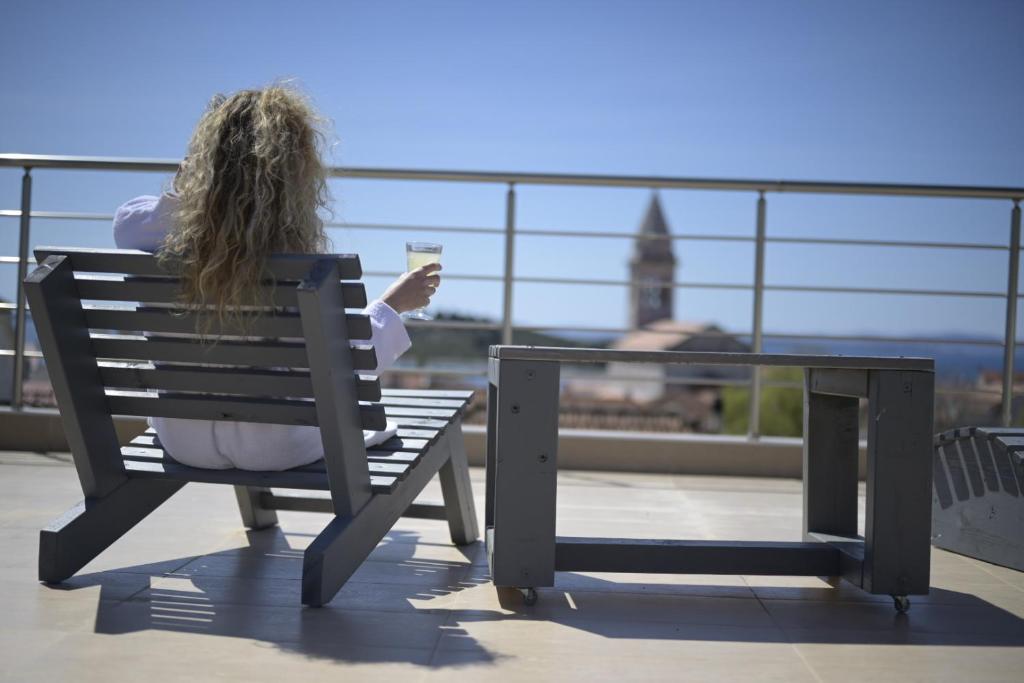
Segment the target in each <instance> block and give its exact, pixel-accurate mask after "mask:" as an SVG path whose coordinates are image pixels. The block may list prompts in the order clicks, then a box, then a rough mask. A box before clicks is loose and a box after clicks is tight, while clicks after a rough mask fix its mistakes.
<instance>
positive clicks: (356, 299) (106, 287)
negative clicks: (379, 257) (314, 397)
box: [75, 275, 366, 308]
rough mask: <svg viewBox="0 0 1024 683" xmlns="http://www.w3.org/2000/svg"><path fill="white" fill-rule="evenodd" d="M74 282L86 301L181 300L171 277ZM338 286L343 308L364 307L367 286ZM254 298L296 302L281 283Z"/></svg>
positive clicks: (286, 304) (85, 278) (173, 302)
mask: <svg viewBox="0 0 1024 683" xmlns="http://www.w3.org/2000/svg"><path fill="white" fill-rule="evenodd" d="M75 282H76V283H77V285H78V291H79V293H80V294H81V295H82V299H84V300H87V301H127V302H134V301H142V302H144V303H150V304H167V305H172V306H173V305H178V304H180V302H181V293H180V287H179V284H178V281H177V280H174V279H172V278H149V277H125V278H119V277H116V276H113V277H111V276H99V275H77V276H76V277H75ZM338 287H339V288H340V290H341V296H342V300H343V301H344V307H345V308H365V307H366V289H365V288H364V287H363V285H362V284H361V283H356V282H341V283H339V284H338ZM257 301H259V302H261V305H266V306H280V307H285V308H294V307H295V306H297V305H298V302H297V299H296V293H295V289H294V288H292V287H286V286H284V285H281V286H277V287H271V286H269V285H268V286H264V287H262V288H260V291H259V297H258V298H257Z"/></svg>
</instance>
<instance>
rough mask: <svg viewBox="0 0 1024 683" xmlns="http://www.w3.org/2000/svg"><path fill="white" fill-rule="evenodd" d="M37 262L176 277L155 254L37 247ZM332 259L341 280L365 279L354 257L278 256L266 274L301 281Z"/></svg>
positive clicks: (78, 268)
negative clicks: (58, 260)
mask: <svg viewBox="0 0 1024 683" xmlns="http://www.w3.org/2000/svg"><path fill="white" fill-rule="evenodd" d="M34 251H35V256H36V261H37V262H39V263H42V262H43V261H45V260H46V258H47V257H49V256H51V255H55V254H57V255H59V254H64V255H67V256H68V257H69V258H70V259H71V262H72V264H73V265H74V269H75V270H81V271H86V272H92V273H124V274H127V275H147V276H154V275H169V274H171V275H173V274H174V265H173V263H172V264H170V265H171V269H170V271H168V270H166V269H165V268H164V267H163V266H162V265H161V264H160V261H159V260H158V259H156V258H155V257H154V256H153V254H151V253H149V252H146V251H137V250H134V249H90V248H73V247H36V248H35V250H34ZM323 259H333V260H334V261H335V262H336V263H337V264H338V272H339V274H340V275H341V279H342V280H358V279H360V278H361V277H362V276H363V269H362V267H361V266H360V264H359V257H358V256H357V255H355V254H277V255H275V256H271V257H270V259H268V262H267V273H268V274H269V275H270V276H271V277H273V278H274V279H277V280H296V281H298V280H302V279H303V278H304V277H306V274H307V273H309V269H310V268H312V267H313V264H314V263H315V262H316V261H319V260H323Z"/></svg>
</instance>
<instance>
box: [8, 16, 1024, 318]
mask: <svg viewBox="0 0 1024 683" xmlns="http://www.w3.org/2000/svg"><path fill="white" fill-rule="evenodd" d="M0 25H3V26H4V28H5V30H4V40H3V41H0V151H2V152H30V153H51V154H72V155H73V154H83V155H109V156H128V157H162V158H179V157H180V156H181V154H182V152H183V150H184V148H185V144H186V142H187V139H188V136H189V134H190V132H191V129H192V126H193V125H194V122H195V120H196V118H197V117H198V115H199V114H200V113H201V111H202V109H203V107H204V105H205V102H206V101H207V99H208V98H209V97H210V95H211V94H213V93H215V92H228V91H232V90H236V89H239V88H244V87H251V86H258V85H261V84H264V83H267V82H269V81H272V80H275V79H280V78H295V79H297V80H298V81H299V82H301V83H302V84H303V87H304V88H305V89H306V90H307V92H309V93H310V94H311V95H312V96H313V98H314V99H315V101H316V103H317V105H318V106H319V108H320V110H321V111H322V112H323V114H324V115H325V116H327V117H328V118H330V119H331V120H332V121H333V127H334V131H335V135H336V138H337V141H338V144H337V146H336V147H335V148H334V150H333V151H332V157H331V161H332V162H333V163H337V164H344V165H351V166H380V167H413V168H452V169H466V170H522V171H541V172H582V173H611V174H643V175H679V176H706V177H767V178H786V179H811V180H865V181H888V182H910V183H951V184H985V185H1010V186H1018V187H1019V186H1024V123H1022V121H1024V89H1022V88H1021V83H1024V39H1022V32H1021V27H1022V26H1024V3H1022V2H1016V1H1011V2H992V1H978V2H857V3H839V2H754V1H750V2H711V1H707V2H684V1H682V0H679V1H678V2H671V1H666V2H654V1H644V0H633V1H629V2H627V1H626V0H622V1H619V2H599V1H591V2H587V1H575V2H567V1H561V2H550V1H548V2H533V1H527V0H518V1H516V2H504V3H497V2H468V1H467V2H429V3H427V2H372V3H371V2H359V3H357V2H305V3H304V2H295V3H289V4H287V5H286V4H284V3H278V2H178V3H141V2H119V3H117V2H44V1H40V2H28V1H8V2H4V3H3V4H2V5H0ZM18 178H19V173H18V172H16V171H5V172H0V208H15V207H16V206H17V201H18ZM165 180H166V178H163V177H159V176H155V175H147V174H116V175H111V174H101V173H69V172H54V171H51V172H46V171H39V172H37V173H36V192H35V198H34V204H35V208H37V209H51V210H81V211H101V212H112V211H113V209H114V208H115V207H116V206H117V205H118V204H120V203H121V202H123V201H124V200H126V199H128V198H129V197H131V196H134V195H137V194H142V193H155V192H158V191H159V189H160V187H161V183H163V182H164V181H165ZM333 191H334V194H335V197H336V199H337V205H336V215H337V218H338V219H341V220H347V221H374V222H395V223H408V224H417V225H467V226H490V227H500V226H501V225H502V224H503V221H504V206H503V198H504V188H502V187H497V186H480V187H474V186H468V185H458V184H427V183H382V182H366V181H346V182H337V183H335V184H334V185H333ZM648 196H649V193H648V192H647V191H640V190H596V189H559V188H537V187H528V186H527V187H522V188H520V192H519V199H520V202H519V221H518V222H519V224H520V225H521V226H523V227H532V228H559V229H581V230H582V229H587V230H610V231H621V230H633V229H634V228H635V226H636V225H637V223H638V222H639V220H640V218H641V215H642V212H643V209H644V206H645V204H646V202H647V201H648ZM662 198H663V201H664V204H665V207H666V212H667V215H668V219H669V222H670V224H671V227H672V229H673V230H674V231H676V232H701V233H720V234H743V235H751V234H752V233H753V229H754V211H755V199H756V197H755V196H753V195H751V194H747V193H709V192H700V193H695V192H664V193H663V194H662ZM1009 216H1010V204H1009V202H995V203H993V202H979V201H938V202H936V201H924V200H908V199H866V198H851V197H846V198H843V197H840V198H834V197H798V196H780V195H769V200H768V233H769V235H775V236H782V235H818V236H827V237H879V238H887V239H935V240H955V241H961V240H963V241H981V242H991V243H1000V244H1002V243H1005V242H1006V240H1007V238H1008V232H1009V230H1008V228H1009ZM15 235H16V221H14V220H12V219H0V251H2V253H3V254H5V255H9V254H13V253H15V241H14V236H15ZM333 237H334V240H335V244H336V246H337V247H338V248H339V249H341V250H356V251H359V252H360V253H361V254H362V255H363V259H364V263H365V266H366V268H367V269H371V270H398V269H400V268H401V267H402V242H403V241H404V240H405V239H406V238H413V237H417V238H421V239H432V238H437V239H438V241H442V242H443V243H444V244H445V248H446V256H445V263H446V265H447V267H448V269H449V271H450V272H453V273H455V272H459V273H498V272H500V267H501V248H502V240H501V238H500V237H490V236H480V237H463V236H454V235H450V234H449V235H444V234H437V233H434V234H432V233H430V232H427V231H421V232H413V233H409V234H405V233H391V232H388V233H374V232H367V231H354V230H353V231H336V232H335V233H334V235H333ZM33 242H35V243H53V242H64V243H67V242H75V243H81V244H95V245H101V244H109V243H110V238H109V231H108V229H107V228H106V226H103V225H101V224H100V225H98V224H95V223H84V224H67V223H57V222H53V221H42V220H40V221H36V222H35V223H34V234H33ZM628 247H629V244H628V242H626V241H623V240H612V239H598V240H567V239H551V238H523V239H521V240H520V242H519V246H518V249H517V254H516V256H517V273H518V274H519V275H530V276H543V275H549V276H550V275H555V276H570V277H597V278H613V279H624V278H625V277H626V275H627V271H626V263H625V262H626V259H627V255H628ZM677 255H678V257H679V259H680V261H681V266H680V268H679V270H678V272H677V279H679V280H682V281H687V282H692V281H701V282H729V283H749V282H750V281H751V279H752V272H753V250H752V248H751V247H750V246H748V245H745V244H744V245H728V244H716V243H707V242H681V243H678V244H677ZM1005 277H1006V263H1005V254H1002V253H999V252H977V253H973V254H970V255H966V256H964V255H960V254H956V253H954V252H949V251H941V250H911V249H898V250H895V249H886V250H878V249H874V250H868V249H849V248H845V249H838V248H831V247H828V248H826V247H813V248H809V247H797V246H783V245H772V246H771V247H770V248H769V250H768V260H767V280H768V282H769V283H772V284H821V285H829V286H844V285H849V286H878V287H915V288H939V289H952V288H964V289H972V290H986V291H1001V290H1004V289H1005ZM384 284H385V283H384V282H383V281H379V282H371V283H370V286H371V288H372V289H378V288H380V287H381V286H383V285H384ZM13 286H14V269H13V266H0V296H6V297H8V298H9V297H10V296H11V292H13ZM515 294H516V307H515V309H516V317H517V320H518V321H520V322H524V323H537V324H557V323H562V322H567V323H575V324H581V325H595V326H605V325H611V326H615V325H622V324H624V323H625V318H626V291H625V289H624V288H616V287H595V288H581V287H575V288H573V287H552V286H541V285H520V286H518V287H517V288H516V292H515ZM500 298H501V297H500V289H499V287H498V285H496V284H495V285H491V284H479V283H465V282H463V283H459V282H453V281H449V282H447V283H446V284H445V286H444V287H443V288H442V290H441V292H440V293H439V294H438V296H437V299H436V303H437V304H438V305H439V306H440V307H442V308H446V309H449V310H461V311H464V312H472V313H479V314H486V315H491V316H497V315H498V314H499V312H500V305H501V304H500ZM750 300H751V299H750V295H749V294H747V293H744V292H716V291H713V290H697V289H693V290H691V289H684V290H680V291H679V292H677V316H678V317H680V318H687V319H704V320H716V321H719V322H720V323H722V324H724V325H725V326H726V327H728V328H729V329H733V330H737V331H745V330H747V329H749V326H750V318H751V313H750ZM1002 315H1003V303H1002V302H1001V301H999V300H987V299H962V298H961V299H929V298H919V297H887V298H880V297H876V296H851V295H824V294H796V293H794V294H786V293H769V295H768V296H767V299H766V310H765V328H766V330H768V331H777V332H794V331H795V332H816V331H821V332H830V333H842V332H863V331H873V332H876V333H883V334H893V335H901V334H910V333H927V334H938V333H945V332H948V331H970V332H983V333H988V334H991V335H992V336H995V337H998V336H999V335H1000V334H1001V329H1002Z"/></svg>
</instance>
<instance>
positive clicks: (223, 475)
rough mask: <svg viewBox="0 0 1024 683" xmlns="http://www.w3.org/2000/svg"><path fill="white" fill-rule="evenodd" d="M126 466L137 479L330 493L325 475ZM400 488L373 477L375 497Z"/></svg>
mask: <svg viewBox="0 0 1024 683" xmlns="http://www.w3.org/2000/svg"><path fill="white" fill-rule="evenodd" d="M124 466H125V470H126V472H127V473H128V476H129V477H132V478H135V479H171V480H176V481H193V482H204V483H210V484H230V485H233V486H259V487H266V488H270V487H275V488H285V489H311V490H318V491H326V490H328V484H327V474H326V473H325V472H311V471H300V470H286V471H284V472H253V471H250V470H205V469H200V468H197V467H187V466H185V465H178V464H171V463H162V462H142V461H138V460H125V461H124ZM397 484H398V478H397V477H394V476H387V475H375V476H371V477H370V490H371V491H372V492H373V493H392V492H393V491H394V490H395V487H396V486H397Z"/></svg>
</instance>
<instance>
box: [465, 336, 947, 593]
mask: <svg viewBox="0 0 1024 683" xmlns="http://www.w3.org/2000/svg"><path fill="white" fill-rule="evenodd" d="M489 356H490V357H489V361H488V375H489V387H488V393H487V492H486V500H487V502H486V521H485V525H486V539H487V552H488V560H489V562H490V568H491V576H492V577H493V580H494V584H495V585H496V586H498V587H515V588H518V589H520V590H521V591H522V592H523V595H524V598H525V599H526V601H527V603H532V602H533V601H534V600H536V595H537V594H536V591H535V590H534V589H535V588H537V587H542V586H553V585H554V578H555V572H556V571H600V572H629V573H673V574H746V575H755V574H761V575H808V576H841V577H842V578H843V579H845V580H847V581H849V582H850V583H853V584H854V585H856V586H859V587H861V588H863V589H864V590H866V591H868V592H869V593H876V594H888V595H891V596H893V598H894V601H895V605H896V608H897V609H898V610H899V611H901V612H903V611H906V609H907V608H908V607H909V600H908V598H907V596H908V595H920V594H926V593H927V592H928V583H929V565H930V529H931V495H932V463H931V445H932V424H933V409H934V387H935V372H934V367H935V365H934V361H933V360H932V359H930V358H903V357H900V358H872V357H852V356H822V355H795V354H764V353H705V352H671V351H610V350H605V349H563V348H552V347H530V346H492V347H491V348H490V353H489ZM609 362H616V363H658V364H667V363H677V364H693V365H741V366H790V367H802V368H804V382H805V392H804V459H803V472H804V475H803V476H804V496H803V537H804V540H803V541H801V542H761V541H757V542H751V541H669V540H633V539H613V538H566V537H556V536H555V500H556V492H557V486H556V482H557V474H558V394H559V374H560V367H561V364H562V363H609ZM860 398H866V399H867V400H868V406H869V408H868V415H869V418H868V435H867V437H868V447H867V515H866V522H865V532H864V536H863V537H861V536H859V535H858V533H857V481H858V477H857V455H858V440H859V434H858V400H859V399H860Z"/></svg>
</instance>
